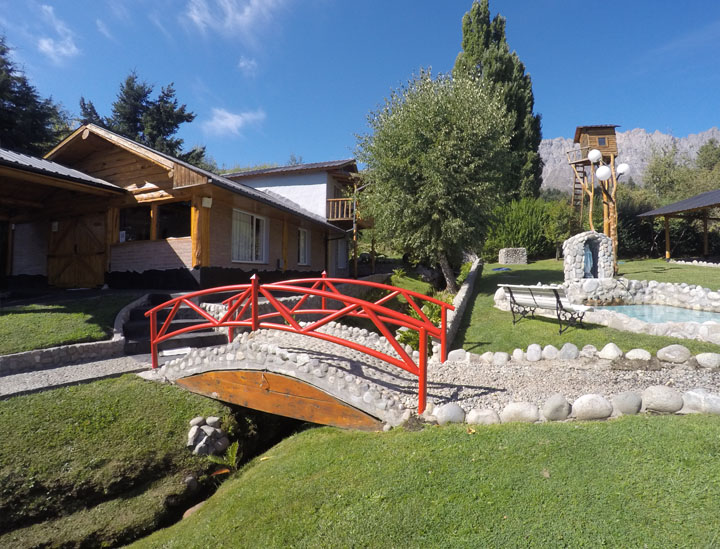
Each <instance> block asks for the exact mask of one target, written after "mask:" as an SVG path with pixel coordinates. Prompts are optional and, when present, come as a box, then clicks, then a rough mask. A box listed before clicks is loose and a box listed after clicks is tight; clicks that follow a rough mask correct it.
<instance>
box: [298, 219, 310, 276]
mask: <svg viewBox="0 0 720 549" xmlns="http://www.w3.org/2000/svg"><path fill="white" fill-rule="evenodd" d="M300 235H304V236H303V238H304V239H305V242H304V244H305V245H304V246H303V238H301V236H300ZM311 241H312V234H311V233H310V231H308V230H307V229H302V228H298V257H297V260H298V262H297V264H298V265H302V266H304V267H307V266H308V265H310V248H311V246H310V242H311ZM303 255H304V257H303Z"/></svg>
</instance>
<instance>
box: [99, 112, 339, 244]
mask: <svg viewBox="0 0 720 549" xmlns="http://www.w3.org/2000/svg"><path fill="white" fill-rule="evenodd" d="M87 126H88V128H90V129H92V128H98V127H99V126H95V125H94V124H88V125H87ZM100 129H101V130H102V131H104V132H108V133H111V134H113V135H116V136H118V137H119V138H121V139H125V140H127V141H131V142H132V143H134V144H136V145H138V146H139V147H142V148H143V149H145V150H146V151H149V152H152V153H155V154H157V155H160V156H162V157H163V158H167V159H168V160H170V161H172V162H175V163H177V164H180V165H181V166H184V167H186V168H188V169H189V170H193V171H194V172H197V173H200V174H202V175H204V176H206V177H207V178H208V181H209V182H210V183H212V184H214V185H217V186H218V187H223V188H225V189H227V190H229V191H232V192H234V193H237V194H239V195H242V196H246V197H248V198H252V199H254V200H257V201H258V202H262V203H263V204H267V205H268V206H272V207H274V208H277V209H279V210H283V211H286V212H289V213H292V214H295V215H297V216H299V217H304V218H306V219H307V220H309V221H312V222H313V223H319V224H321V225H323V226H325V227H326V228H328V229H330V230H332V231H335V232H342V233H344V232H345V231H343V230H342V229H340V228H339V227H336V226H335V225H333V224H332V223H328V222H327V220H326V219H325V218H324V217H321V216H319V215H316V214H314V213H311V212H308V211H307V210H305V209H304V208H303V207H302V206H300V205H299V204H297V203H295V202H293V201H292V200H288V199H287V198H284V197H281V196H280V195H277V194H275V193H272V195H270V194H269V193H266V192H263V191H258V190H257V189H253V188H252V187H249V186H248V185H245V184H243V183H240V182H238V181H231V180H230V179H227V178H226V177H223V176H221V175H217V174H214V173H212V172H209V171H207V170H203V169H202V168H198V167H197V166H193V165H192V164H190V163H188V162H185V161H183V160H180V159H179V158H175V157H173V156H170V155H169V154H165V153H163V152H160V151H156V150H155V149H152V148H150V147H148V146H147V145H143V144H142V143H138V142H137V141H133V140H132V139H128V138H127V137H124V136H122V135H120V134H117V133H115V132H113V131H110V130H108V129H105V128H100ZM100 137H102V135H101V134H100Z"/></svg>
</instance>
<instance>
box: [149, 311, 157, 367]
mask: <svg viewBox="0 0 720 549" xmlns="http://www.w3.org/2000/svg"><path fill="white" fill-rule="evenodd" d="M156 338H157V313H156V312H154V311H153V312H152V314H150V355H151V356H152V367H153V369H155V368H157V367H158V348H157V346H158V344H157V341H156Z"/></svg>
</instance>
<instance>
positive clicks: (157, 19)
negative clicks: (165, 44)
mask: <svg viewBox="0 0 720 549" xmlns="http://www.w3.org/2000/svg"><path fill="white" fill-rule="evenodd" d="M148 19H150V22H151V23H152V24H153V25H155V26H156V27H157V28H158V30H159V31H160V32H161V33H163V36H165V38H167V40H168V41H169V42H174V40H173V35H172V33H171V32H170V31H169V30H167V29H166V28H165V25H163V24H162V16H161V15H160V14H159V13H157V12H152V13H151V14H149V15H148Z"/></svg>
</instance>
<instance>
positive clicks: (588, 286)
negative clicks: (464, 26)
mask: <svg viewBox="0 0 720 549" xmlns="http://www.w3.org/2000/svg"><path fill="white" fill-rule="evenodd" d="M563 286H564V287H565V288H566V291H567V295H568V297H569V298H570V301H571V302H572V303H583V304H586V305H591V306H597V307H598V308H597V309H594V310H591V311H588V312H587V313H586V314H585V318H584V321H585V322H587V323H589V324H599V325H602V326H608V327H610V328H613V329H616V330H621V331H624V332H633V333H644V334H649V335H654V336H667V337H675V338H679V339H697V340H699V341H706V342H708V343H715V344H720V323H717V322H712V321H710V322H695V321H686V322H657V323H656V322H645V321H643V320H640V319H638V318H632V317H629V316H627V315H625V314H623V313H621V312H618V311H607V310H603V309H602V308H601V307H602V306H603V305H610V304H617V302H621V303H625V304H626V305H670V306H673V307H679V308H685V309H688V310H702V311H709V312H715V313H720V291H715V290H711V289H710V288H704V287H702V286H698V285H689V284H686V283H677V282H657V281H655V280H649V281H648V280H634V279H633V280H630V279H626V278H602V279H599V278H585V279H575V280H571V281H569V282H565V284H564V285H563ZM598 303H599V305H598ZM494 306H495V308H497V309H500V310H501V311H509V310H510V304H509V301H508V299H507V296H506V295H505V291H504V290H503V289H502V288H498V289H497V290H496V292H495V296H494ZM535 314H536V315H540V316H545V317H553V318H554V317H555V316H556V315H555V311H550V310H547V309H537V310H536V311H535Z"/></svg>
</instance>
